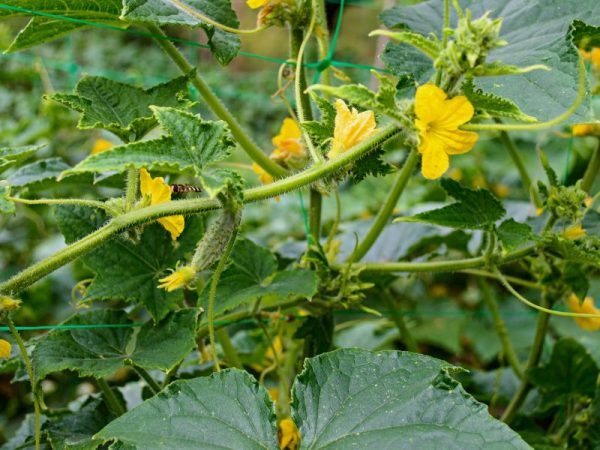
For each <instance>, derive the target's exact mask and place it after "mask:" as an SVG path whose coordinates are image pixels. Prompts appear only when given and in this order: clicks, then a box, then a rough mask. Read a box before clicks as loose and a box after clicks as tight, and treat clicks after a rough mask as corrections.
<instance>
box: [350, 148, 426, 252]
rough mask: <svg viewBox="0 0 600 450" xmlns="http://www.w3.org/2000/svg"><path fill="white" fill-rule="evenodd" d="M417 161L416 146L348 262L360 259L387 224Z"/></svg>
mask: <svg viewBox="0 0 600 450" xmlns="http://www.w3.org/2000/svg"><path fill="white" fill-rule="evenodd" d="M418 162H419V152H418V151H417V149H416V148H413V149H412V150H411V151H410V153H409V154H408V158H407V159H406V162H405V163H404V166H403V167H402V169H401V170H400V171H399V172H398V175H397V177H396V179H395V181H394V184H393V185H392V190H391V191H390V193H389V194H388V196H387V198H386V199H385V202H384V203H383V204H382V205H381V208H380V209H379V212H378V213H377V216H376V217H375V221H374V222H373V225H372V226H371V229H370V230H369V231H368V233H367V235H366V236H365V238H364V239H363V241H362V242H361V243H360V244H359V246H358V247H356V250H354V253H352V256H350V259H349V260H348V261H349V262H355V261H360V260H361V259H362V257H363V256H365V255H366V254H367V252H368V251H369V249H370V248H371V247H372V246H373V244H374V243H375V241H376V240H377V238H378V237H379V235H380V234H381V232H382V231H383V229H384V227H385V226H386V225H387V223H388V220H389V218H390V216H391V215H392V212H393V211H394V208H395V207H396V203H398V199H399V198H400V196H401V195H402V192H404V188H405V187H406V185H407V184H408V180H410V177H411V175H412V173H413V171H414V170H415V167H416V166H417V163H418Z"/></svg>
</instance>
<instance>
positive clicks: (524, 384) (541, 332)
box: [501, 295, 550, 425]
mask: <svg viewBox="0 0 600 450" xmlns="http://www.w3.org/2000/svg"><path fill="white" fill-rule="evenodd" d="M542 303H543V304H544V306H547V300H546V297H545V295H543V296H542ZM549 320H550V315H549V314H546V313H540V315H539V316H538V320H537V325H536V327H535V336H534V338H533V344H532V346H531V352H530V353H529V359H528V360H527V365H526V366H525V374H527V371H528V370H530V369H533V368H534V367H535V366H537V365H538V363H539V362H540V357H541V356H542V350H543V349H544V340H545V337H546V332H547V331H548V321H549ZM530 389H531V384H530V383H529V380H528V379H527V376H525V377H524V378H523V379H522V380H521V384H520V386H519V388H518V389H517V392H516V393H515V395H514V397H513V398H512V399H511V401H510V403H509V404H508V407H507V408H506V411H504V414H502V417H501V420H502V421H503V422H504V423H506V424H508V425H510V423H511V422H512V421H513V419H514V418H515V416H516V414H517V411H518V410H519V408H520V407H521V405H522V404H523V402H524V401H525V397H527V394H528V393H529V390H530Z"/></svg>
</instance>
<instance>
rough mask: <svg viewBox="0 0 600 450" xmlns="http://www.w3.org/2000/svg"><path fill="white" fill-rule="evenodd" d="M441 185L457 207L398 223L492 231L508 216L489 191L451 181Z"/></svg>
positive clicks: (442, 181)
mask: <svg viewBox="0 0 600 450" xmlns="http://www.w3.org/2000/svg"><path fill="white" fill-rule="evenodd" d="M440 184H441V185H442V188H444V190H445V191H446V193H447V194H448V195H450V196H452V197H454V199H455V200H456V203H452V204H451V205H448V206H444V207H443V208H440V209H434V210H432V211H426V212H423V213H420V214H417V215H415V216H412V217H402V218H400V219H396V220H398V221H403V222H425V223H430V224H433V225H441V226H444V227H450V228H458V229H466V230H491V229H492V228H493V227H494V223H495V222H496V221H497V220H500V219H501V218H502V217H504V215H505V214H506V210H505V209H504V206H502V203H500V201H499V200H498V199H496V197H494V196H493V195H492V193H491V192H490V191H488V190H487V189H476V190H472V189H468V188H466V187H464V186H461V185H460V184H459V183H458V182H456V181H454V180H453V179H451V178H443V179H442V180H441V182H440Z"/></svg>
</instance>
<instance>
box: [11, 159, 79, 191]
mask: <svg viewBox="0 0 600 450" xmlns="http://www.w3.org/2000/svg"><path fill="white" fill-rule="evenodd" d="M68 169H70V166H69V165H68V164H67V163H66V162H64V161H63V159H62V158H47V159H40V160H39V161H36V162H33V163H31V164H27V165H25V166H23V167H19V168H18V169H17V170H15V171H14V172H13V173H12V174H11V175H10V176H9V177H8V178H7V181H8V182H9V184H10V185H11V186H17V187H21V186H28V185H30V184H34V183H39V182H42V181H49V180H51V181H57V179H58V177H59V176H60V174H61V173H63V172H64V171H65V170H68Z"/></svg>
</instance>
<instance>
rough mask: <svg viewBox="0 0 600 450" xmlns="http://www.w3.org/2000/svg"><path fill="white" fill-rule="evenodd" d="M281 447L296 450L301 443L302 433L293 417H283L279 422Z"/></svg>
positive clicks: (282, 449)
mask: <svg viewBox="0 0 600 450" xmlns="http://www.w3.org/2000/svg"><path fill="white" fill-rule="evenodd" d="M277 434H278V435H279V448H280V449H281V450H284V449H285V450H295V449H297V448H298V445H299V444H300V433H299V432H298V428H296V424H295V423H294V421H293V420H292V419H289V418H288V419H283V420H282V421H281V422H279V432H278V433H277Z"/></svg>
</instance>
